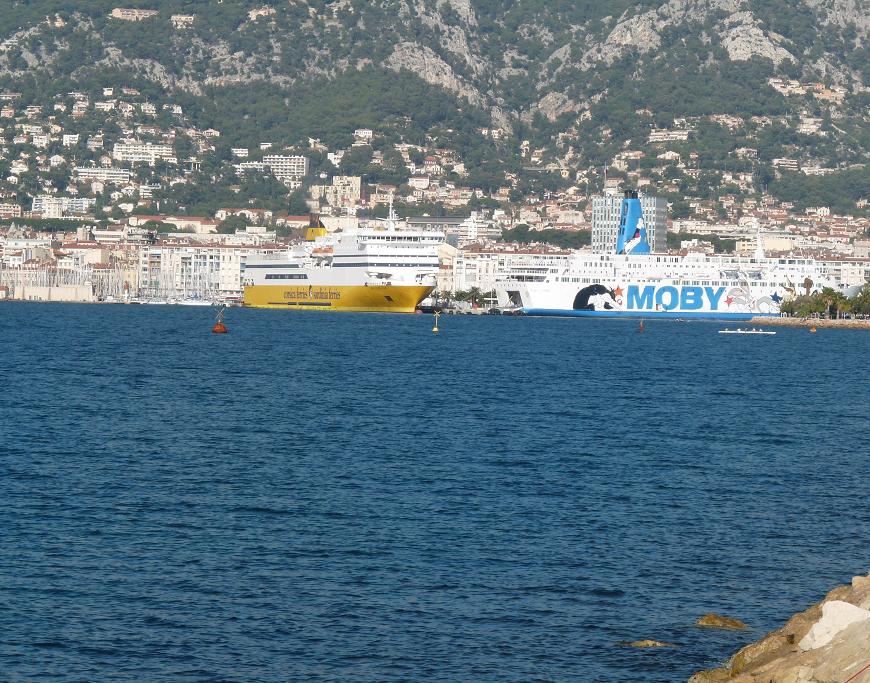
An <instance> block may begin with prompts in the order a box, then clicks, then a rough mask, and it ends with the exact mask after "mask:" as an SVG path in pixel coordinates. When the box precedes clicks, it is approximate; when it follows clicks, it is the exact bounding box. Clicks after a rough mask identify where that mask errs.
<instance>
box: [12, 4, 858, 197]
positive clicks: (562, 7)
mask: <svg viewBox="0 0 870 683" xmlns="http://www.w3.org/2000/svg"><path fill="white" fill-rule="evenodd" d="M120 1H121V0H89V1H88V2H74V1H71V0H31V1H24V0H13V1H12V2H11V7H7V8H4V11H3V12H2V13H0V90H6V91H14V92H16V93H20V98H19V100H20V102H21V103H23V104H28V103H37V104H43V105H47V104H48V103H49V102H50V101H51V100H52V98H53V97H54V96H55V95H56V94H58V93H64V92H68V91H71V90H85V91H88V92H96V91H97V90H98V89H99V88H102V87H105V86H107V85H114V86H123V85H128V86H133V87H136V88H138V89H140V90H141V91H142V92H143V93H146V94H147V95H148V96H149V97H150V98H151V99H152V100H153V101H155V102H157V103H160V102H162V101H166V100H167V99H168V98H171V99H172V100H173V101H174V102H178V103H181V104H182V105H183V106H184V108H185V112H186V114H187V115H188V116H190V117H191V120H192V121H193V122H194V123H195V124H197V125H199V126H213V127H215V128H218V129H220V130H221V131H222V133H223V137H222V144H225V145H226V146H229V145H232V144H244V145H250V144H256V143H257V142H258V141H259V140H260V139H262V138H263V137H264V136H269V137H278V138H280V139H282V140H285V141H287V142H289V143H294V142H302V143H304V141H305V140H306V139H307V138H308V137H319V138H321V139H322V140H323V141H324V142H325V143H326V144H329V145H333V144H346V143H349V142H350V139H351V138H350V135H351V133H352V131H353V130H354V129H355V128H357V127H359V126H368V127H375V128H378V129H379V130H380V131H381V132H382V133H384V134H386V135H389V131H390V130H394V131H395V135H396V137H399V135H401V136H402V137H403V138H404V139H407V140H409V141H413V140H414V139H422V138H423V137H424V136H425V135H427V134H430V135H431V134H433V132H434V134H435V135H440V136H442V138H443V140H444V141H445V143H449V144H451V145H454V146H456V147H459V146H462V145H465V148H466V149H467V150H469V153H470V155H471V157H472V158H470V159H469V168H471V169H472V170H477V171H478V172H480V173H483V174H485V173H487V172H495V171H496V169H495V165H496V164H499V166H498V169H497V170H498V171H499V172H500V171H503V170H505V169H506V168H509V166H510V163H508V161H507V159H508V157H511V156H517V153H518V149H519V145H520V143H521V141H523V140H528V141H529V145H530V147H531V148H532V149H534V148H540V149H541V150H542V158H543V162H544V163H546V162H548V161H549V162H558V163H559V164H561V165H562V166H563V167H569V168H571V169H573V170H579V169H583V168H594V167H597V166H600V165H601V164H603V163H606V162H607V160H609V159H612V158H613V157H614V155H615V154H618V153H619V152H620V150H623V149H626V148H628V147H631V146H635V147H636V146H638V145H639V144H640V143H641V142H645V140H646V137H647V136H648V135H649V133H650V131H651V130H652V129H657V128H661V129H665V128H671V127H673V126H674V125H675V119H682V118H686V117H690V118H691V117H694V118H696V119H704V117H711V116H712V117H715V116H733V117H738V119H739V122H738V123H737V124H735V125H734V126H731V125H730V124H729V125H728V128H727V130H724V129H723V127H722V126H721V125H710V124H709V122H707V121H706V119H705V120H703V121H700V122H698V121H696V122H695V123H693V124H692V129H693V134H692V136H691V137H690V141H691V145H690V146H691V151H692V152H693V153H696V154H698V155H699V157H700V161H699V162H698V163H699V164H701V165H702V166H704V165H706V166H707V167H710V168H720V169H721V168H722V167H723V166H725V165H727V164H728V162H729V160H731V161H732V163H733V164H734V168H737V162H736V161H735V160H734V157H733V156H731V155H732V152H734V150H735V149H736V148H738V147H741V146H751V147H752V148H753V149H755V148H757V149H758V160H759V164H762V165H763V164H767V165H768V166H769V165H770V164H771V162H772V160H773V159H775V158H778V157H788V156H792V157H800V158H801V160H802V163H807V164H809V163H812V164H818V165H820V166H826V167H830V168H833V169H844V170H845V169H847V168H848V167H850V166H854V165H855V164H860V163H863V160H864V158H865V156H866V153H867V150H868V147H870V130H868V125H867V123H868V119H867V111H868V109H870V95H868V87H867V86H868V83H870V50H868V47H867V37H868V29H870V16H868V13H867V12H866V6H865V5H864V4H863V2H862V0H827V1H825V2H821V1H819V0H793V1H788V0H765V1H764V2H762V0H668V1H667V2H663V1H662V0H633V1H629V0H613V1H611V2H606V3H605V2H597V1H596V0H579V1H577V0H513V1H511V0H438V1H434V0H432V1H428V0H427V1H424V0H380V1H375V2H372V1H371V0H306V1H303V0H289V1H287V0H282V1H281V2H277V1H271V2H270V1H268V0H267V1H264V0H259V1H254V0H224V1H223V2H220V3H216V2H213V1H212V0H131V1H130V2H125V3H122V4H118V3H119V2H120ZM116 7H124V8H142V9H150V10H156V11H157V13H156V14H155V15H154V16H151V17H149V18H147V19H143V20H141V21H127V20H123V19H119V18H114V17H112V16H111V12H112V10H113V9H114V8H116ZM177 15H184V16H186V17H193V18H192V19H190V20H189V21H184V22H179V21H178V19H177ZM775 77H778V78H782V79H785V80H788V79H793V80H794V81H796V82H800V83H804V84H807V83H810V84H817V86H815V87H817V88H824V87H836V88H839V89H840V90H838V91H837V93H838V94H837V97H838V99H837V101H836V102H833V103H832V102H831V101H827V100H825V99H823V98H820V97H818V96H817V95H818V91H812V90H811V89H810V90H807V91H806V92H805V93H803V94H799V95H794V96H790V95H787V94H783V92H780V91H778V90H777V89H774V88H773V87H771V85H770V79H771V78H775ZM752 117H766V119H767V120H766V121H762V122H760V123H759V122H758V121H750V119H751V118H752ZM801 117H815V118H818V119H819V120H821V121H822V122H823V123H822V130H823V131H824V134H814V135H809V134H806V133H801V132H800V129H799V126H798V123H799V121H800V119H801ZM488 127H495V128H497V129H500V130H501V131H502V133H503V134H502V135H500V136H499V139H500V140H501V142H499V143H498V144H495V143H494V142H493V141H492V140H489V141H483V140H482V139H481V136H480V135H479V134H477V133H476V131H479V130H480V129H482V128H488ZM702 132H703V134H702ZM672 147H674V148H675V149H677V151H679V152H681V153H686V152H688V151H689V150H688V147H687V148H686V149H683V150H680V149H678V148H679V145H677V146H672ZM522 163H523V162H521V161H519V160H517V161H516V162H515V164H514V165H517V164H522ZM487 169H488V170H487ZM768 175H769V176H770V177H768V178H766V179H764V180H765V181H766V183H767V184H769V183H770V182H771V181H773V180H774V177H773V173H772V172H768ZM689 189H691V188H689Z"/></svg>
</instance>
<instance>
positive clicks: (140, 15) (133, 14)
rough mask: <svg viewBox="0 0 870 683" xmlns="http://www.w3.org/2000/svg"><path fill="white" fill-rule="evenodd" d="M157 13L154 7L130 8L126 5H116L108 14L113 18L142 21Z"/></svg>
mask: <svg viewBox="0 0 870 683" xmlns="http://www.w3.org/2000/svg"><path fill="white" fill-rule="evenodd" d="M156 14H157V10H156V9H132V8H127V7H116V8H115V9H113V10H112V11H111V12H110V13H109V16H110V17H112V18H113V19H121V20H122V21H142V20H143V19H148V18H150V17H153V16H155V15H156Z"/></svg>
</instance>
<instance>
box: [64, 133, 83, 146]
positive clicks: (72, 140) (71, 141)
mask: <svg viewBox="0 0 870 683" xmlns="http://www.w3.org/2000/svg"><path fill="white" fill-rule="evenodd" d="M77 144H79V134H78V133H64V136H63V146H64V147H72V146H73V145H77Z"/></svg>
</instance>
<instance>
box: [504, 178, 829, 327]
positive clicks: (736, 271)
mask: <svg viewBox="0 0 870 683" xmlns="http://www.w3.org/2000/svg"><path fill="white" fill-rule="evenodd" d="M759 237H760V235H759ZM760 244H761V242H760V239H759V246H758V248H757V249H756V253H755V255H754V257H751V258H747V257H740V256H724V255H723V256H706V255H700V254H690V255H687V256H674V255H669V254H654V253H650V249H649V244H648V242H647V239H646V231H645V228H644V224H643V215H642V212H641V209H640V202H639V200H638V197H637V194H636V193H631V192H628V193H626V196H625V198H624V199H623V201H622V208H621V215H620V225H619V231H618V235H617V244H616V249H615V252H613V253H609V254H592V253H588V252H582V251H578V252H575V253H574V254H572V255H571V257H569V259H568V262H567V264H566V265H565V266H564V267H562V268H551V269H549V270H548V272H547V273H545V274H543V273H542V274H539V275H537V276H536V277H530V276H529V273H517V275H516V277H515V276H513V275H509V276H508V277H507V278H506V279H504V280H502V281H500V282H499V283H497V286H496V295H497V297H498V303H499V305H500V306H503V307H507V308H515V309H520V310H522V311H523V312H525V313H528V314H530V315H574V316H605V317H671V318H715V319H730V320H748V319H750V318H752V317H754V316H758V315H779V310H780V304H781V303H782V302H783V301H784V300H786V299H787V298H788V297H793V296H796V295H799V294H804V293H811V292H816V291H820V290H821V289H822V288H824V287H832V288H834V289H841V287H840V285H839V282H838V281H837V280H836V278H835V277H834V276H833V275H832V274H831V273H830V272H829V270H828V268H827V267H826V266H825V264H824V263H823V262H819V261H815V260H813V259H807V258H767V257H765V255H764V253H763V251H762V249H761V246H760Z"/></svg>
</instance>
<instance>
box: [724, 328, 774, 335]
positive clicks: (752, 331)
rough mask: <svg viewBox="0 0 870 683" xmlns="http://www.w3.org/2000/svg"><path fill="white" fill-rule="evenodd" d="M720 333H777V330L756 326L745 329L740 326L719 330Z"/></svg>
mask: <svg viewBox="0 0 870 683" xmlns="http://www.w3.org/2000/svg"><path fill="white" fill-rule="evenodd" d="M719 334H776V332H774V331H773V330H759V329H756V328H754V327H753V328H752V329H750V330H744V329H741V328H739V327H738V328H737V329H736V330H719Z"/></svg>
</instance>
